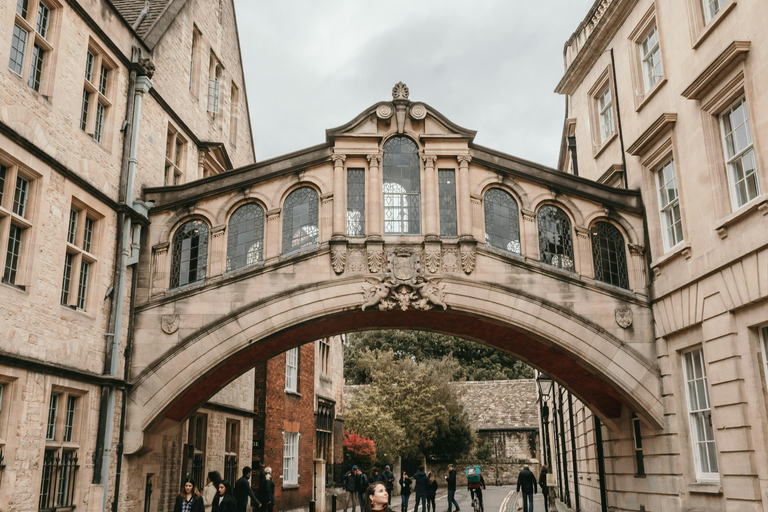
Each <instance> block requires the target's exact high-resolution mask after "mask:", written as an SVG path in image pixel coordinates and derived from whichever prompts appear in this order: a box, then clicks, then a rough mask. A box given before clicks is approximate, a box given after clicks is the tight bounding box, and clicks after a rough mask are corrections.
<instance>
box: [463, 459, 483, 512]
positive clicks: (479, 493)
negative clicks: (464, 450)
mask: <svg viewBox="0 0 768 512" xmlns="http://www.w3.org/2000/svg"><path fill="white" fill-rule="evenodd" d="M477 467H479V466H477ZM469 469H470V468H469V467H468V468H467V470H469ZM472 469H476V468H472ZM467 489H468V490H469V495H470V496H471V499H475V497H477V503H478V504H479V505H480V512H485V507H484V506H483V489H485V478H483V475H482V474H478V475H477V481H476V482H470V481H469V479H467Z"/></svg>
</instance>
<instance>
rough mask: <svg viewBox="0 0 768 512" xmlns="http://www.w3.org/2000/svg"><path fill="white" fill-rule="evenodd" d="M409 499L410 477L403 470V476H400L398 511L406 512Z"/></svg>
mask: <svg viewBox="0 0 768 512" xmlns="http://www.w3.org/2000/svg"><path fill="white" fill-rule="evenodd" d="M410 499H411V479H410V478H408V475H407V474H406V472H405V471H403V476H402V477H401V478H400V511H401V512H408V500H410Z"/></svg>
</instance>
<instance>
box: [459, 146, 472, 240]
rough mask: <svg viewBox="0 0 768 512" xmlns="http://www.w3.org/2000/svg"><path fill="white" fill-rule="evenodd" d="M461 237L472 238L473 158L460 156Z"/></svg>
mask: <svg viewBox="0 0 768 512" xmlns="http://www.w3.org/2000/svg"><path fill="white" fill-rule="evenodd" d="M456 159H457V160H458V161H459V237H469V238H473V237H472V207H471V205H470V199H469V162H470V161H471V160H472V157H471V156H469V155H459V156H457V157H456Z"/></svg>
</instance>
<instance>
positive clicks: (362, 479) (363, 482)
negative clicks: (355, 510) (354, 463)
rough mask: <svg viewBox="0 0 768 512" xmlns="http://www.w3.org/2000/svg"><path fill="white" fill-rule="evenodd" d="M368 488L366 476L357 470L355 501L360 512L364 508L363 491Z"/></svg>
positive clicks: (359, 469) (360, 470)
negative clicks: (358, 503) (358, 504)
mask: <svg viewBox="0 0 768 512" xmlns="http://www.w3.org/2000/svg"><path fill="white" fill-rule="evenodd" d="M367 488H368V475H366V474H365V473H363V470H362V469H361V468H357V500H358V501H359V502H360V512H363V509H364V508H365V499H364V498H365V490H366V489H367Z"/></svg>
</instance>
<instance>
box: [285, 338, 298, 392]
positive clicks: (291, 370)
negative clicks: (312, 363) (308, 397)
mask: <svg viewBox="0 0 768 512" xmlns="http://www.w3.org/2000/svg"><path fill="white" fill-rule="evenodd" d="M299 358H300V353H299V347H293V348H291V349H288V350H286V351H285V392H286V393H298V392H299Z"/></svg>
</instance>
